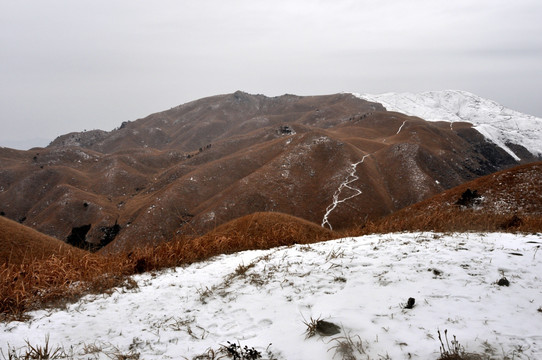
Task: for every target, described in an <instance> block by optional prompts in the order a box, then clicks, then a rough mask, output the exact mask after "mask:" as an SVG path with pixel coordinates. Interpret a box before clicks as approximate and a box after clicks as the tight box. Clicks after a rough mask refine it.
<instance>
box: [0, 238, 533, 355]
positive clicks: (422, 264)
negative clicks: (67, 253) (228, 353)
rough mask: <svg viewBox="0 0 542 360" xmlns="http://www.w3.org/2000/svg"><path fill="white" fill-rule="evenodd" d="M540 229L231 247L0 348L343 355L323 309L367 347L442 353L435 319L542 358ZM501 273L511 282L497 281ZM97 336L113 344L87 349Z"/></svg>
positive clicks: (471, 341)
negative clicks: (316, 327)
mask: <svg viewBox="0 0 542 360" xmlns="http://www.w3.org/2000/svg"><path fill="white" fill-rule="evenodd" d="M541 241H542V240H541V236H540V234H538V235H518V234H504V233H479V234H478V233H455V234H453V235H444V234H439V233H395V234H384V235H370V236H363V237H358V238H347V239H339V240H334V241H328V242H324V243H318V244H312V245H296V246H291V247H283V248H277V249H272V250H267V251H246V252H241V253H237V254H232V255H221V256H217V257H216V258H214V259H211V260H209V261H205V262H200V263H195V264H192V265H189V266H185V267H179V268H176V269H171V270H167V271H163V272H161V273H153V274H150V273H148V274H142V275H138V276H134V277H133V279H134V280H135V281H136V282H137V284H138V285H139V288H138V289H137V290H134V291H129V292H126V291H123V290H121V289H119V291H114V292H112V293H111V294H110V295H94V296H87V297H85V298H83V299H81V300H80V301H78V302H77V303H75V304H72V305H69V306H67V307H65V308H64V309H62V310H40V311H35V312H32V313H30V314H29V315H30V316H31V320H29V321H28V322H16V321H15V322H11V323H0V333H1V334H2V336H1V337H0V349H2V350H3V352H4V354H6V350H7V349H8V344H9V347H10V348H15V349H18V350H21V349H23V348H25V346H26V342H25V341H26V340H28V341H29V342H30V343H31V344H33V345H43V344H44V339H45V336H46V335H48V334H49V335H50V341H49V346H50V348H54V347H55V346H64V348H65V349H67V350H70V349H71V351H73V352H74V354H76V356H75V357H74V358H85V359H86V358H87V357H89V356H91V357H92V358H93V359H108V358H109V357H108V355H109V354H111V353H113V352H115V353H121V354H130V353H137V354H140V357H139V358H141V359H178V358H183V357H185V358H188V359H193V358H195V357H196V356H198V355H201V354H203V353H204V352H206V351H207V350H208V349H214V350H215V351H216V350H218V349H219V348H220V345H221V344H222V345H227V341H230V342H232V343H237V342H239V343H240V344H241V345H242V346H245V345H247V346H248V347H255V348H256V349H257V350H258V351H261V352H262V354H265V349H266V348H267V347H268V345H269V344H270V343H271V344H272V345H270V346H269V350H270V351H271V352H272V353H273V354H274V355H275V356H274V358H275V359H277V360H285V359H299V360H304V359H307V360H308V359H321V360H332V359H333V358H335V359H337V358H339V357H338V356H334V354H333V350H332V347H333V346H334V345H336V342H335V341H333V340H332V339H331V337H321V336H319V335H316V336H314V337H312V338H309V339H305V331H306V329H307V326H306V325H305V324H304V323H303V321H304V320H309V319H311V318H313V319H318V318H321V319H323V320H326V321H329V322H332V323H334V324H337V325H339V326H341V328H342V331H343V332H342V333H341V334H340V335H337V336H345V335H349V336H351V337H352V339H355V340H358V339H359V341H361V342H362V343H363V346H364V349H365V351H366V356H365V357H363V358H371V359H379V358H383V357H386V356H388V358H391V359H409V358H412V359H437V358H438V357H439V356H440V353H439V346H440V343H439V341H438V334H437V330H440V331H441V332H443V331H444V330H447V331H448V336H449V337H450V338H451V337H452V336H453V335H455V336H456V337H457V340H458V341H459V343H460V344H461V345H462V346H463V347H465V350H466V351H467V352H477V353H480V354H485V355H490V357H491V358H493V357H495V358H505V357H508V358H514V359H518V360H522V359H540V358H542V336H541V334H542V321H541V319H542V314H541V313H540V312H539V310H538V309H539V308H540V307H541V306H542V303H541V299H542V288H541V287H540V274H541V273H542V256H541V255H542V254H540V253H539V252H537V250H538V248H537V246H539V244H540V242H541ZM517 254H521V255H523V256H519V255H517ZM239 270H244V271H239ZM503 276H505V277H506V278H507V279H508V280H509V281H510V286H499V285H497V281H498V280H499V279H501V278H502V277H503ZM409 298H414V299H415V303H414V307H413V308H411V309H408V308H406V306H405V305H406V304H407V301H408V299H409ZM358 337H359V338H358ZM92 344H94V345H96V347H97V348H101V349H102V352H97V353H95V354H92V355H85V349H88V348H89V346H90V345H92ZM330 349H331V350H330ZM520 350H521V351H520ZM492 353H493V355H491V354H492Z"/></svg>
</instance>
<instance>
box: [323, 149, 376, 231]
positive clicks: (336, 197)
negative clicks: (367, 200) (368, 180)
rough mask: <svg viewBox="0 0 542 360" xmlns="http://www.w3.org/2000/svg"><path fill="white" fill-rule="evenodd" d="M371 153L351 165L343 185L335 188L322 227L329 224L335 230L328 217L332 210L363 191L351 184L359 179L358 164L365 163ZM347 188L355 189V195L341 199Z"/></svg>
mask: <svg viewBox="0 0 542 360" xmlns="http://www.w3.org/2000/svg"><path fill="white" fill-rule="evenodd" d="M369 155H371V154H367V155H363V158H362V159H361V160H360V161H358V162H357V163H353V164H352V165H351V169H350V171H349V173H348V176H347V177H346V179H345V180H344V181H343V182H342V183H341V185H339V187H338V188H337V190H335V193H334V194H333V203H332V204H331V205H329V206H328V207H327V208H326V213H325V215H324V219H323V220H322V227H325V226H326V225H327V226H328V227H329V229H330V230H333V227H332V226H331V224H330V223H329V219H328V217H329V215H330V214H331V212H332V211H333V210H335V208H337V206H339V204H340V203H343V202H345V201H348V200H350V199H352V198H355V197H356V196H358V195H361V193H362V191H361V190H360V189H357V188H355V187H352V186H350V184H351V183H353V182H354V181H356V180H358V179H359V176H357V175H356V168H357V166H358V165H359V164H361V163H363V162H364V161H365V158H366V157H367V156H369ZM345 188H346V189H350V190H352V191H354V192H355V193H354V194H353V195H350V196H348V197H345V198H344V199H339V196H340V195H341V192H342V191H343V189H345Z"/></svg>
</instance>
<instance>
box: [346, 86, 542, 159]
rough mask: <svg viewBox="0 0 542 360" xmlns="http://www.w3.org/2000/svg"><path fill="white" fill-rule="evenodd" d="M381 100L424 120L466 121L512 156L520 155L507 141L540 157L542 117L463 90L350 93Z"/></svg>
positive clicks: (389, 106) (368, 98)
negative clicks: (515, 109) (509, 107)
mask: <svg viewBox="0 0 542 360" xmlns="http://www.w3.org/2000/svg"><path fill="white" fill-rule="evenodd" d="M353 95H354V96H357V97H359V98H361V99H364V100H368V101H372V102H378V103H381V104H382V105H383V106H384V107H385V108H386V109H387V110H389V111H397V112H401V113H404V114H406V115H411V116H417V117H420V118H422V119H424V120H427V121H449V122H450V128H452V125H453V123H454V122H456V121H464V122H469V123H471V124H473V125H474V128H475V129H476V130H478V131H480V133H482V135H484V136H485V137H486V139H488V140H489V141H491V142H493V143H495V144H496V145H497V146H499V147H501V148H502V149H504V150H505V151H506V152H507V153H509V154H510V155H511V156H512V157H514V159H516V160H519V157H518V156H517V155H516V154H515V153H514V152H513V151H512V150H511V149H510V148H509V147H508V146H506V144H507V143H513V144H518V145H522V146H524V147H525V148H526V149H527V150H528V151H529V152H531V153H532V154H533V155H535V156H542V119H541V118H537V117H535V116H532V115H526V114H523V113H520V112H518V111H514V110H511V109H508V108H505V107H504V106H502V105H500V104H498V103H496V102H495V101H492V100H488V99H484V98H481V97H479V96H477V95H474V94H472V93H469V92H466V91H459V90H444V91H429V92H423V93H419V94H413V93H385V94H378V95H373V94H353Z"/></svg>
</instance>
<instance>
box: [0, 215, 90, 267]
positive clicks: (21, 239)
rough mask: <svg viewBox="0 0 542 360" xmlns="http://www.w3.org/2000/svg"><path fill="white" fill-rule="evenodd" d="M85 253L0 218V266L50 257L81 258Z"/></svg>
mask: <svg viewBox="0 0 542 360" xmlns="http://www.w3.org/2000/svg"><path fill="white" fill-rule="evenodd" d="M85 253H86V252H85V251H83V250H80V249H77V248H74V247H73V246H70V245H69V244H66V243H64V242H62V241H60V240H58V239H55V238H53V237H51V236H47V235H45V234H42V233H40V232H38V231H36V230H34V229H31V228H29V227H27V226H24V225H21V224H19V223H17V222H15V221H13V220H10V219H7V218H5V217H3V216H0V264H5V263H9V264H23V263H27V262H29V261H31V260H32V259H46V258H48V257H50V256H52V255H61V254H62V255H67V254H71V255H72V256H83V255H85Z"/></svg>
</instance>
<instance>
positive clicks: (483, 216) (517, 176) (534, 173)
mask: <svg viewBox="0 0 542 360" xmlns="http://www.w3.org/2000/svg"><path fill="white" fill-rule="evenodd" d="M541 188H542V163H540V162H538V163H532V164H527V165H521V166H518V167H515V168H512V169H509V170H505V171H501V172H497V173H495V174H491V175H488V176H484V177H482V178H479V179H477V180H474V181H470V182H468V183H466V184H463V185H460V186H458V187H455V188H453V189H450V190H448V191H445V192H443V193H441V194H438V195H435V196H433V197H432V198H429V199H427V200H425V201H422V202H420V203H417V204H414V205H412V206H409V207H406V208H404V209H401V210H399V211H397V212H395V213H393V214H391V215H389V216H387V217H385V218H382V219H379V220H376V221H372V222H371V221H370V222H367V223H365V224H361V225H360V226H358V227H356V228H352V229H350V230H348V231H346V232H345V234H348V235H361V234H371V233H389V232H400V231H438V232H459V231H511V232H523V233H534V232H540V231H542V194H541V193H540V189H541ZM467 189H471V190H476V191H477V192H478V193H479V194H480V195H481V196H482V199H481V201H480V204H478V205H476V206H473V207H465V206H459V205H457V204H456V202H457V200H458V199H460V198H461V196H462V194H463V193H464V192H465V191H466V190H467Z"/></svg>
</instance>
